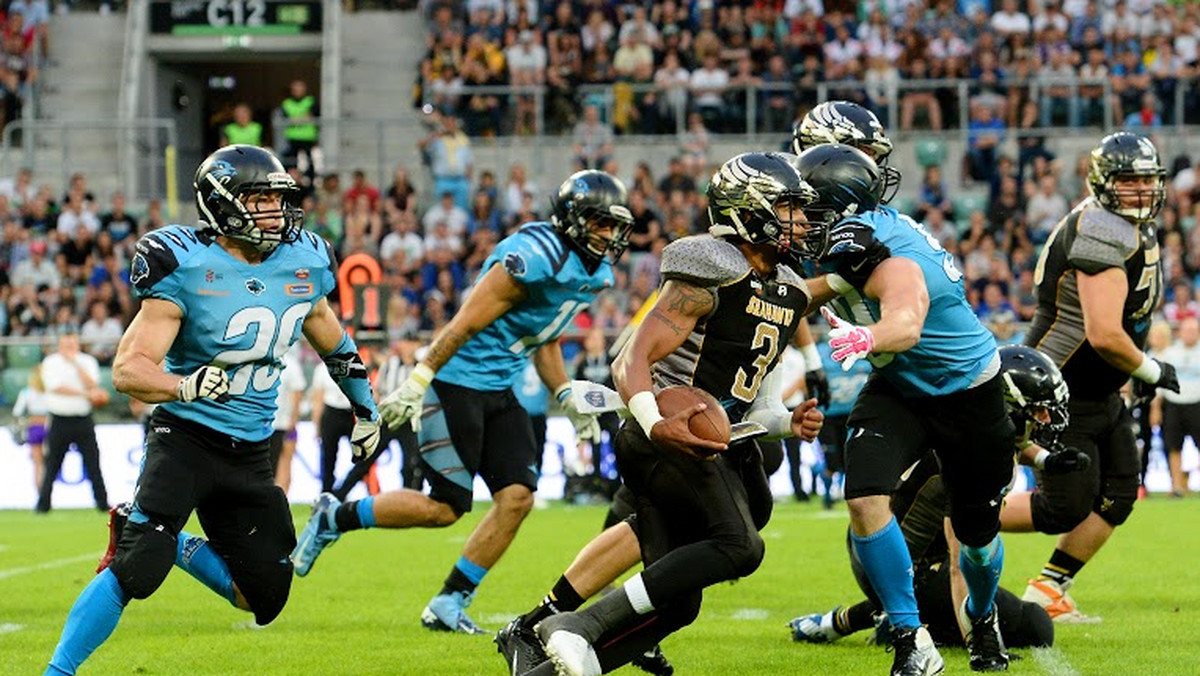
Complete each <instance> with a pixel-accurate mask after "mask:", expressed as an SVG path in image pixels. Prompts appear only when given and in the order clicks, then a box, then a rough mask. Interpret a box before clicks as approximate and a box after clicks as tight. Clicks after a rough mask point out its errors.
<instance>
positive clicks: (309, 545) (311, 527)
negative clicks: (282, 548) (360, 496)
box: [291, 493, 342, 577]
mask: <svg viewBox="0 0 1200 676" xmlns="http://www.w3.org/2000/svg"><path fill="white" fill-rule="evenodd" d="M341 504H342V501H341V500H338V499H337V498H336V497H334V495H333V494H332V493H322V494H321V496H320V497H318V498H317V501H316V502H315V503H313V509H312V516H310V517H308V523H306V524H304V530H302V531H300V537H299V538H297V539H296V548H295V549H293V550H292V556H291V559H292V566H294V567H295V569H296V575H299V576H300V577H304V576H305V575H308V573H309V571H311V570H312V567H313V564H314V563H316V562H317V557H318V556H320V555H321V551H322V550H324V549H325V548H326V547H328V546H329V545H331V544H333V543H335V542H337V539H338V538H339V537H341V536H342V534H341V533H339V532H338V530H337V524H336V523H335V522H334V520H333V514H334V512H336V511H337V508H338V507H339V506H340V505H341Z"/></svg>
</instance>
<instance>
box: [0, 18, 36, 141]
mask: <svg viewBox="0 0 1200 676" xmlns="http://www.w3.org/2000/svg"><path fill="white" fill-rule="evenodd" d="M21 20H22V19H21V15H20V14H10V15H9V22H10V23H11V22H13V21H16V22H17V23H20V22H21ZM37 80H38V67H37V62H36V60H35V59H34V57H33V51H32V49H30V47H29V44H28V42H27V41H26V38H25V36H24V35H22V34H21V33H19V32H17V33H6V34H5V35H4V38H3V54H0V86H2V87H3V94H4V99H5V100H4V121H8V120H16V119H19V118H20V117H21V111H22V110H24V106H25V103H26V102H27V101H28V100H29V97H30V96H31V95H32V91H31V89H32V87H33V86H34V84H36V83H37Z"/></svg>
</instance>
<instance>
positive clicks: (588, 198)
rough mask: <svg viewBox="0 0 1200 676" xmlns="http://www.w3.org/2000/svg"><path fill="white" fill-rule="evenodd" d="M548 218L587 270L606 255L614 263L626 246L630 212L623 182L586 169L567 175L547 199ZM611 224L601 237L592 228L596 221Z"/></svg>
mask: <svg viewBox="0 0 1200 676" xmlns="http://www.w3.org/2000/svg"><path fill="white" fill-rule="evenodd" d="M550 205H551V215H550V221H551V222H552V223H553V224H554V226H555V227H556V228H558V230H559V232H560V233H562V235H563V236H564V237H565V238H566V240H567V242H569V243H570V244H571V246H572V247H573V248H574V249H575V250H576V251H577V252H579V255H580V256H582V257H583V261H584V264H585V265H586V266H587V268H588V270H589V271H590V272H595V271H596V269H597V268H598V267H600V262H601V261H603V260H604V257H605V256H607V257H608V258H609V260H610V261H611V262H613V263H616V262H617V259H619V258H620V257H621V254H623V253H625V249H626V247H628V246H629V231H630V229H631V228H632V227H633V213H632V212H630V211H629V195H628V193H627V192H626V191H625V184H624V183H622V182H621V181H620V179H618V178H616V177H615V176H611V175H609V174H606V173H604V172H603V171H596V170H594V169H588V170H585V171H577V172H575V173H574V174H571V175H570V176H569V177H567V180H565V181H563V182H562V185H560V186H559V187H558V192H557V193H555V195H554V196H553V197H552V198H550ZM599 223H603V224H605V225H611V226H612V234H611V235H609V236H608V237H604V236H603V235H600V234H598V233H596V232H595V231H594V228H595V226H596V225H597V224H599Z"/></svg>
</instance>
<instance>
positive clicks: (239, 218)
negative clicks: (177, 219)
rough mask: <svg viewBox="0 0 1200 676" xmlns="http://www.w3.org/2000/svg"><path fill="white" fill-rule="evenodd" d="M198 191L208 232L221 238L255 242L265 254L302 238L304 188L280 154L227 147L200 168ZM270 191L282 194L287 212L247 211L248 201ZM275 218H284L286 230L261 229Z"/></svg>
mask: <svg viewBox="0 0 1200 676" xmlns="http://www.w3.org/2000/svg"><path fill="white" fill-rule="evenodd" d="M192 189H193V190H195V192H196V208H197V209H198V210H199V211H200V220H201V222H202V226H203V228H205V229H208V230H212V231H214V232H216V233H217V234H218V235H222V236H225V237H232V238H235V239H240V240H243V241H246V242H250V243H251V244H253V245H254V246H255V247H257V248H258V249H259V250H260V251H270V250H272V249H274V248H275V247H276V246H279V244H280V243H284V242H294V241H296V238H298V237H299V236H300V228H301V226H302V225H303V223H304V212H303V211H302V210H301V209H300V205H299V202H300V188H299V186H297V185H296V181H295V180H294V179H293V178H292V177H291V176H290V175H289V174H288V173H287V170H286V169H284V168H283V163H281V162H280V161H279V158H278V157H275V153H272V152H271V151H270V150H267V149H266V148H259V147H258V146H251V145H231V146H225V147H224V148H221V149H220V150H218V151H216V152H215V153H213V154H211V155H209V156H208V157H207V158H205V160H204V161H203V162H201V163H200V166H199V167H197V168H196V177H195V178H194V179H193V180H192ZM269 192H277V193H280V194H281V196H282V198H283V201H282V208H280V209H277V210H271V211H251V210H249V209H247V208H246V198H247V197H249V196H250V195H253V194H256V193H269ZM274 219H281V220H282V221H283V226H282V227H280V228H279V229H277V230H263V229H262V228H260V227H259V226H258V223H259V221H265V220H274Z"/></svg>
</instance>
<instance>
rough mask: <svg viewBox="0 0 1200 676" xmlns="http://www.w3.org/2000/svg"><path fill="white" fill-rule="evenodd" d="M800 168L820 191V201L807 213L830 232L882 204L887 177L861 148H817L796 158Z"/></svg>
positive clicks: (810, 182)
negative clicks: (842, 223) (851, 218)
mask: <svg viewBox="0 0 1200 676" xmlns="http://www.w3.org/2000/svg"><path fill="white" fill-rule="evenodd" d="M796 168H797V169H798V170H799V171H800V177H801V178H803V179H804V180H805V181H806V182H807V183H808V184H809V185H810V186H812V188H813V189H814V190H816V191H817V200H816V201H815V202H814V203H813V204H811V205H809V206H808V208H807V209H806V211H805V213H807V214H808V217H809V220H812V221H820V222H822V223H824V224H825V226H826V228H829V227H832V226H833V225H834V224H836V223H837V222H838V221H840V220H842V219H843V218H848V217H850V216H857V215H858V214H862V213H866V212H868V211H871V210H873V209H875V208H876V207H878V206H879V204H880V196H881V195H882V193H883V174H882V172H881V171H879V167H878V165H876V164H875V161H874V160H872V159H871V158H870V157H867V155H866V153H864V152H862V151H861V150H858V149H857V148H853V147H851V146H848V145H843V144H840V143H827V144H823V145H819V146H815V147H812V148H809V149H808V150H805V151H804V152H803V153H801V154H800V155H799V156H798V157H796Z"/></svg>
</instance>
